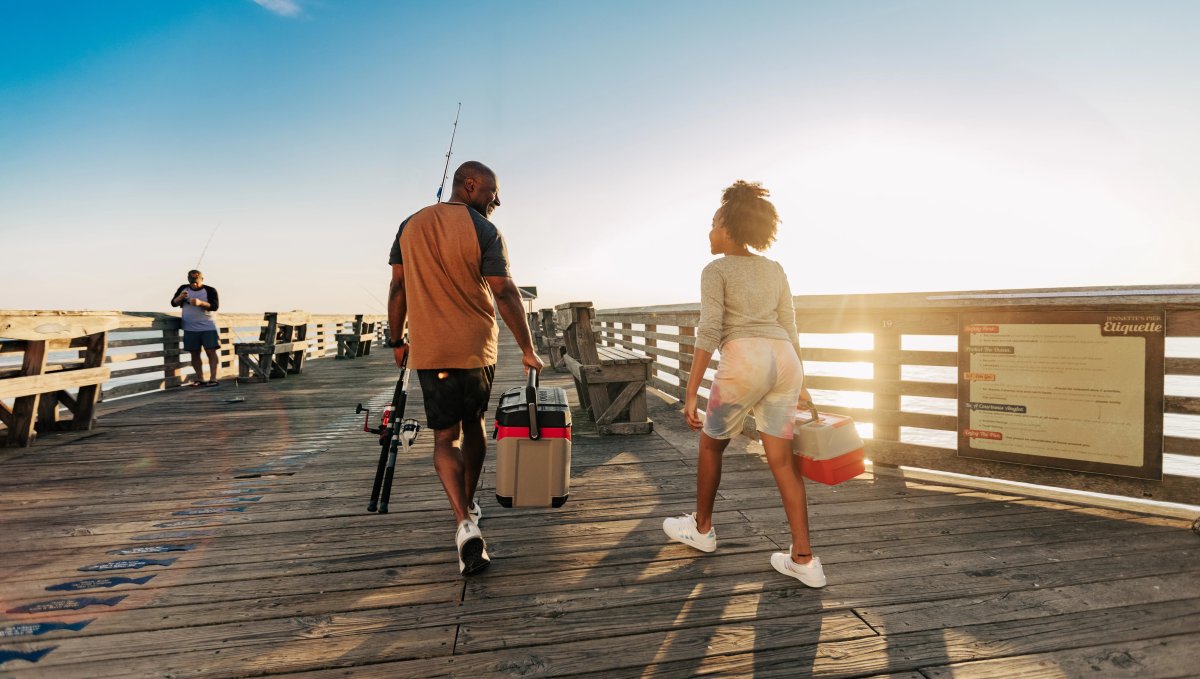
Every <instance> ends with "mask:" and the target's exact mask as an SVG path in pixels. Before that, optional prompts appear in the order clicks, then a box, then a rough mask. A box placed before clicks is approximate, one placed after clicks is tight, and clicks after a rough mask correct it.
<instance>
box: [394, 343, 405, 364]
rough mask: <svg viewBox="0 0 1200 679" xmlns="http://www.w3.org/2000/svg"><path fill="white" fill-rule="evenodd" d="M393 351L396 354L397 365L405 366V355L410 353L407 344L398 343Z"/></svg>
mask: <svg viewBox="0 0 1200 679" xmlns="http://www.w3.org/2000/svg"><path fill="white" fill-rule="evenodd" d="M392 353H393V354H394V355H395V356H396V367H397V368H403V367H404V357H405V355H406V354H407V353H408V345H407V344H396V345H394V346H392Z"/></svg>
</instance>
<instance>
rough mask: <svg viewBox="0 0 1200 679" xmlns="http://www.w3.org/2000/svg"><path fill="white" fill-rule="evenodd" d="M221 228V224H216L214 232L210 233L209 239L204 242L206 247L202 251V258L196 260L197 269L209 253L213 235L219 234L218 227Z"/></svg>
mask: <svg viewBox="0 0 1200 679" xmlns="http://www.w3.org/2000/svg"><path fill="white" fill-rule="evenodd" d="M219 228H221V225H220V224H218V225H216V226H214V227H213V230H212V233H210V234H208V240H207V241H205V243H204V249H203V250H201V251H200V259H197V260H196V269H197V270H198V269H199V268H200V265H201V264H202V263H203V262H204V255H207V254H208V246H210V245H212V239H213V236H215V235H217V229H219Z"/></svg>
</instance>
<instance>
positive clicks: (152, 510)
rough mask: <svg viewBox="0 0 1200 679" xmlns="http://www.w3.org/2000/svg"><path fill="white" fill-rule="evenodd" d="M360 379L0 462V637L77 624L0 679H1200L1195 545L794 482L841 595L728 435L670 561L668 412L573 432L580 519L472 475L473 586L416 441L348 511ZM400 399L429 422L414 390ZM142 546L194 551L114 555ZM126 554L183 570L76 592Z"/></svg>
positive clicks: (998, 506) (195, 411)
mask: <svg viewBox="0 0 1200 679" xmlns="http://www.w3.org/2000/svg"><path fill="white" fill-rule="evenodd" d="M503 350H504V355H505V358H506V359H507V361H506V362H502V365H501V366H500V369H499V370H498V371H497V379H496V388H495V393H496V394H498V393H499V392H500V391H502V390H503V389H504V388H506V387H510V386H517V385H519V384H521V383H523V377H522V375H521V374H520V371H519V367H517V366H516V365H515V362H514V361H513V360H511V359H508V357H511V356H513V355H514V354H515V351H514V348H513V347H512V346H511V344H506V345H505V346H504V347H503ZM363 358H364V360H363V361H355V362H354V363H353V364H352V365H351V364H347V363H344V362H343V363H335V362H332V361H330V362H316V363H311V364H309V366H308V367H307V369H306V370H305V372H304V374H303V375H302V376H299V377H297V378H296V379H293V380H287V381H284V382H279V383H270V384H257V385H246V386H243V387H242V388H241V389H240V390H238V391H237V392H236V393H237V394H239V395H241V396H244V397H245V399H246V401H245V402H242V403H228V402H227V399H229V398H231V397H232V396H234V395H235V391H234V387H233V385H232V384H231V383H228V382H227V383H226V384H224V385H222V387H220V388H218V389H193V390H186V391H183V390H181V391H179V392H175V393H173V394H169V395H163V396H158V397H152V398H147V399H145V400H144V401H143V402H142V403H141V404H140V405H132V404H131V402H128V401H127V402H117V405H119V406H120V408H119V410H117V409H114V410H110V411H109V412H105V411H104V410H103V409H102V411H101V419H100V421H99V422H98V425H97V428H96V430H95V431H93V432H87V433H86V434H63V435H56V436H48V437H45V438H44V439H42V440H39V442H38V443H37V444H36V445H35V446H34V447H32V448H28V449H21V450H15V451H0V468H3V469H4V473H3V474H2V475H0V526H3V530H4V535H5V538H6V550H5V552H4V553H3V556H0V583H2V584H0V604H2V607H0V629H6V628H9V627H11V626H13V625H17V624H21V623H36V622H51V621H53V622H68V623H78V622H81V621H85V620H91V622H90V623H88V625H87V626H86V627H84V628H83V629H81V630H51V631H47V632H45V633H42V634H40V635H38V636H20V637H12V636H10V637H0V653H3V652H6V651H7V652H14V653H20V652H29V651H36V650H38V649H42V648H48V647H54V649H53V650H52V651H51V652H49V653H48V654H46V655H44V656H43V657H42V658H41V659H40V660H38V661H37V662H36V663H32V662H28V661H26V660H22V659H12V660H9V661H7V662H4V663H3V664H0V676H9V675H11V676H16V677H24V676H53V677H102V676H138V677H143V676H172V677H176V676H213V677H215V676H252V675H263V674H289V673H301V674H303V675H304V676H314V677H315V676H355V677H359V676H363V677H369V676H380V677H396V676H449V675H451V674H455V675H462V674H471V675H475V676H549V675H564V674H573V675H580V676H605V677H610V676H613V677H615V676H645V675H646V674H653V675H654V676H679V677H684V676H696V675H704V674H713V675H725V676H744V675H750V674H753V675H755V676H764V677H766V676H804V675H806V674H813V675H818V676H879V677H882V676H895V677H904V678H905V679H911V678H913V677H917V676H937V677H958V676H966V677H984V676H1006V675H1007V676H1014V675H1013V674H1007V673H1008V672H1015V671H1018V668H1019V673H1021V674H1024V673H1025V672H1026V671H1028V672H1030V673H1031V674H1030V676H1091V673H1092V672H1094V671H1096V670H1094V669H1092V668H1094V667H1102V668H1105V669H1106V670H1107V669H1108V668H1109V667H1110V665H1111V667H1112V668H1118V669H1120V668H1121V666H1122V663H1125V664H1126V665H1128V666H1129V667H1134V666H1141V667H1144V668H1146V672H1147V674H1146V675H1145V676H1163V677H1166V676H1178V674H1177V673H1176V674H1172V672H1174V671H1175V670H1177V669H1179V668H1182V667H1185V664H1184V663H1185V662H1187V663H1190V664H1187V665H1186V666H1187V667H1194V663H1195V651H1194V650H1192V649H1194V647H1195V644H1194V639H1195V638H1196V635H1197V634H1200V590H1198V589H1197V588H1196V585H1195V582H1197V575H1198V574H1200V558H1198V557H1200V538H1198V537H1197V536H1196V535H1195V534H1193V533H1191V532H1190V531H1187V530H1186V526H1187V524H1186V522H1184V521H1180V520H1175V519H1163V518H1155V517H1147V516H1142V515H1137V514H1133V513H1130V512H1125V511H1118V510H1112V509H1097V508H1084V507H1078V506H1072V505H1067V504H1062V503H1056V502H1050V501H1044V500H1032V499H1027V498H1022V497H1019V496H1016V495H1011V494H1005V493H997V492H984V491H976V490H971V489H969V488H964V487H958V486H951V485H945V484H942V483H935V482H929V481H913V480H906V479H904V478H902V477H897V476H891V475H888V476H883V475H881V476H879V477H872V476H871V475H870V474H868V475H865V476H864V477H862V478H860V479H857V480H855V481H852V482H850V483H847V484H843V485H842V486H839V487H836V488H827V487H823V486H816V485H815V484H814V485H811V486H810V506H811V516H812V523H813V526H814V545H815V547H816V550H817V552H818V553H819V554H820V555H821V556H822V559H823V561H824V562H825V564H826V571H827V574H828V575H829V580H830V585H829V586H828V587H827V588H826V589H824V590H821V591H816V590H810V589H807V588H804V587H803V586H801V585H799V584H798V583H795V581H792V580H790V579H787V578H783V577H782V576H779V575H778V574H776V573H775V572H774V571H773V570H772V569H771V567H770V565H769V563H768V557H769V554H770V553H771V552H772V551H777V550H779V549H781V548H785V547H786V544H787V542H788V540H789V536H788V533H787V529H786V522H785V521H784V516H783V511H782V508H781V507H780V506H779V500H778V497H777V495H776V493H775V491H774V484H773V481H772V480H771V478H770V474H769V472H768V471H767V470H766V468H765V465H764V464H763V462H762V461H761V459H760V457H759V456H758V455H757V454H756V452H755V446H753V445H749V444H747V443H746V442H745V441H739V442H736V443H735V444H734V445H733V446H731V448H730V451H729V453H727V460H726V465H725V467H726V468H725V474H724V477H723V482H722V490H721V496H722V499H720V500H719V501H718V504H717V510H718V515H717V516H716V525H717V530H718V534H719V537H720V548H719V550H718V551H717V552H716V553H714V554H711V555H702V554H700V553H698V552H694V551H692V550H689V549H688V548H686V547H683V546H681V545H676V544H669V543H667V542H666V541H665V538H664V537H663V535H662V532H661V528H660V526H661V521H662V519H663V518H664V517H666V516H670V515H672V514H678V513H683V512H686V511H689V510H690V509H691V508H692V507H693V505H694V500H693V495H692V493H693V488H694V473H695V472H694V457H695V454H694V438H693V437H694V435H693V434H691V433H690V432H687V431H686V430H685V429H684V428H683V427H682V425H681V423H680V422H679V419H680V416H679V414H678V413H677V412H675V411H673V410H672V409H671V408H670V407H669V406H667V405H666V404H665V403H658V404H656V405H655V407H654V408H652V415H651V416H652V418H654V419H655V420H656V425H655V432H654V433H652V434H649V435H644V436H629V437H604V438H600V437H597V436H596V435H595V434H594V428H593V427H590V426H589V425H590V423H589V422H587V421H586V419H584V416H583V415H581V414H580V413H579V412H578V411H577V412H576V413H575V416H576V418H577V420H579V421H578V423H577V428H576V438H575V449H574V460H573V478H572V492H571V500H570V501H569V502H568V503H567V505H566V506H565V507H563V508H562V509H559V510H532V509H521V510H516V509H514V510H504V509H501V508H499V507H498V506H497V505H496V504H495V502H494V500H493V498H492V497H491V495H490V481H491V478H492V476H491V474H492V473H493V471H494V469H493V467H492V464H491V462H490V461H489V464H488V465H487V467H486V468H485V474H484V489H483V490H482V491H481V495H480V499H481V501H482V502H483V505H484V510H485V518H484V521H483V524H482V528H483V531H484V535H485V536H486V537H487V539H488V541H489V549H490V551H491V553H492V555H493V558H494V559H495V561H494V564H493V567H492V569H490V570H489V571H487V572H486V573H484V574H483V575H481V576H477V577H475V578H472V579H470V580H467V581H465V582H464V581H463V579H462V578H460V577H459V576H458V575H457V569H456V563H455V558H454V552H453V539H452V533H453V521H452V516H451V515H450V513H449V509H448V506H447V504H446V502H445V499H444V496H443V494H442V491H441V487H440V484H439V483H438V481H437V477H436V475H435V474H434V472H433V469H432V464H431V462H430V459H429V454H430V451H431V446H432V437H431V436H430V435H428V433H422V435H421V438H420V439H419V440H418V444H417V446H416V448H415V450H414V451H413V455H412V456H411V458H409V459H403V460H401V461H400V463H399V464H398V468H397V474H396V478H397V482H396V486H395V488H394V491H393V497H392V505H391V507H392V513H391V514H388V515H368V514H366V513H365V504H366V498H367V495H368V492H369V485H370V480H371V476H372V474H373V470H374V460H375V457H376V455H377V452H378V449H377V445H376V444H375V440H374V437H372V436H370V435H367V434H364V433H362V432H361V430H360V427H361V423H362V417H361V416H356V415H354V414H353V409H354V404H355V403H357V402H359V401H363V402H364V403H368V404H369V405H371V407H372V408H377V407H379V406H381V405H382V403H383V401H384V400H385V399H387V398H388V397H389V396H390V392H391V387H392V385H393V381H394V379H395V370H394V368H389V363H390V356H383V355H380V356H375V355H372V356H367V357H363ZM564 377H565V376H562V375H554V374H549V373H548V374H546V375H545V376H544V379H543V381H544V383H546V384H562V385H565V384H567V383H569V378H566V379H564ZM410 389H411V391H412V392H413V393H412V399H411V401H410V406H409V407H410V408H412V409H413V411H412V412H414V413H420V399H419V389H418V388H416V387H415V380H414V381H413V383H412V384H411V385H410ZM568 392H569V393H571V396H572V397H574V396H575V394H574V393H573V389H568ZM372 417H374V416H372ZM254 498H257V499H254ZM181 512H182V514H180V513H181ZM159 544H179V545H186V546H189V547H190V549H188V550H187V551H178V552H166V553H162V554H145V555H138V556H128V555H114V554H110V552H113V551H117V550H122V549H129V548H132V547H138V546H147V545H159ZM1148 555H1149V556H1148ZM139 557H140V558H150V559H175V561H173V562H171V563H169V564H168V565H162V566H155V565H150V566H146V567H144V568H141V569H136V570H132V569H131V570H120V571H115V572H112V573H88V572H83V571H80V570H78V569H79V568H80V567H84V566H87V565H90V564H99V563H104V562H107V561H112V560H117V559H136V558H139ZM146 575H153V576H154V577H153V578H152V579H150V580H149V581H148V582H146V583H144V584H141V585H137V584H122V585H118V586H115V587H112V588H101V589H89V590H86V591H82V592H61V591H60V592H52V591H46V590H45V587H46V586H50V585H55V584H61V583H65V582H70V581H76V580H83V579H85V578H89V577H104V576H114V577H129V578H137V577H144V576H146ZM122 595H124V596H125V597H126V598H124V599H122V600H120V601H118V602H116V603H115V604H114V605H111V606H106V605H103V604H93V605H90V606H87V607H85V608H82V609H80V610H73V611H56V612H45V613H15V612H10V613H4V612H3V611H11V610H13V609H16V608H18V607H21V606H27V605H30V604H38V603H44V602H47V601H55V600H60V601H61V600H63V599H76V600H77V599H80V598H98V599H109V598H111V597H118V596H122ZM1189 642H1191V644H1192V645H1191V646H1189V645H1188V644H1189ZM614 651H617V652H614ZM1156 653H1168V654H1173V655H1178V656H1179V658H1180V660H1179V661H1174V660H1171V659H1165V660H1164V659H1163V658H1162V657H1159V656H1157V655H1154V654H1156ZM1151 656H1153V658H1151ZM1125 658H1129V659H1131V660H1128V661H1127V660H1124V659H1125ZM1097 663H1099V665H1097ZM1105 663H1109V664H1107V665H1106V664H1105ZM1056 668H1057V669H1058V670H1059V674H1053V672H1054V671H1055V669H1056ZM1085 669H1086V670H1087V671H1084V670H1085ZM919 671H920V672H924V673H925V674H924V675H922V674H920V673H919ZM1114 671H1115V670H1114ZM1036 672H1041V673H1043V674H1041V675H1038V674H1036ZM1130 674H1132V671H1130ZM1114 676H1120V675H1114Z"/></svg>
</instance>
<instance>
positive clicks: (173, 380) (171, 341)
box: [162, 328, 183, 389]
mask: <svg viewBox="0 0 1200 679" xmlns="http://www.w3.org/2000/svg"><path fill="white" fill-rule="evenodd" d="M162 347H163V389H170V388H171V387H178V386H179V385H181V384H183V379H182V378H180V377H179V366H178V364H179V363H182V362H183V344H182V336H181V333H180V331H179V328H165V329H163V331H162ZM172 351H174V355H173V356H172V355H171V352H172ZM172 364H176V365H175V366H172Z"/></svg>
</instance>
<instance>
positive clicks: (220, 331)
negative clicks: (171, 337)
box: [180, 324, 234, 379]
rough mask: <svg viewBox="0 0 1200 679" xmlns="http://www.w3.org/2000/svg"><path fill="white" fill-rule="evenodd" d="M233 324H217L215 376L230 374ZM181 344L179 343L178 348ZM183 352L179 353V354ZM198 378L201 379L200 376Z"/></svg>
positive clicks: (231, 371)
mask: <svg viewBox="0 0 1200 679" xmlns="http://www.w3.org/2000/svg"><path fill="white" fill-rule="evenodd" d="M232 347H233V325H231V324H225V325H218V326H217V377H218V378H220V377H225V376H226V375H232V374H233V372H234V369H233V349H232ZM182 348H183V346H182V345H180V349H182ZM182 355H183V354H182V353H180V356H182ZM199 379H203V377H200V378H199Z"/></svg>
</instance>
